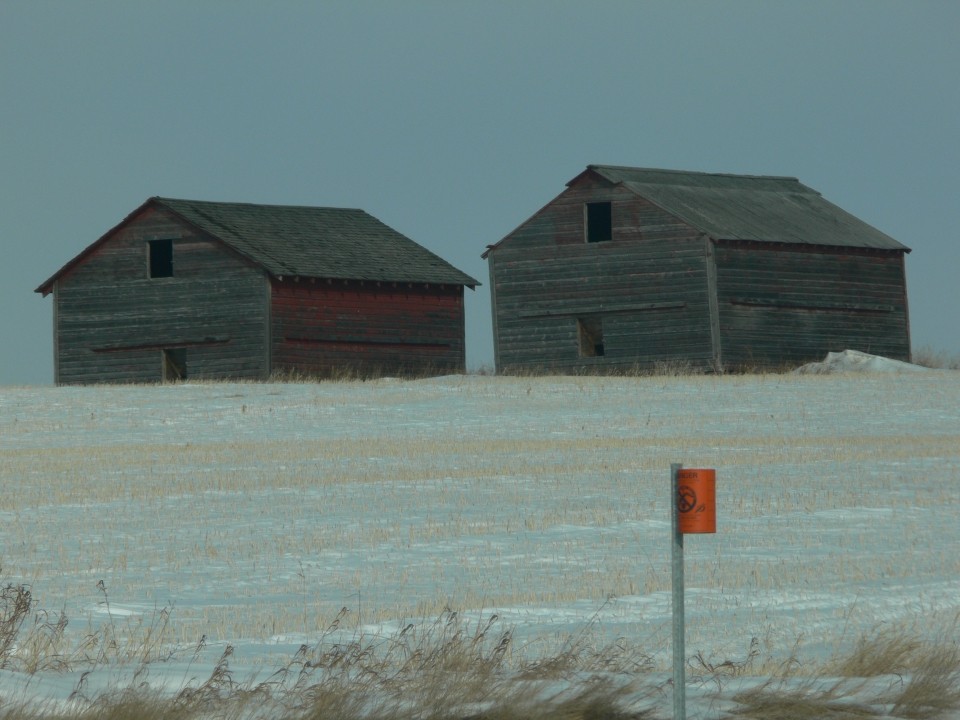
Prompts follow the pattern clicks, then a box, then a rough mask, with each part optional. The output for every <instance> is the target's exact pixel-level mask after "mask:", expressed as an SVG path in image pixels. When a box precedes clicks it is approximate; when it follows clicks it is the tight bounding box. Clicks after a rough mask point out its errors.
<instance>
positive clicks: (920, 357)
mask: <svg viewBox="0 0 960 720" xmlns="http://www.w3.org/2000/svg"><path fill="white" fill-rule="evenodd" d="M912 356H913V357H912V360H913V364H914V365H923V366H924V367H928V368H934V369H937V370H960V355H951V354H950V353H948V352H945V351H943V350H936V349H934V348H932V347H929V346H923V347H920V348H917V349H916V350H914V351H913V353H912Z"/></svg>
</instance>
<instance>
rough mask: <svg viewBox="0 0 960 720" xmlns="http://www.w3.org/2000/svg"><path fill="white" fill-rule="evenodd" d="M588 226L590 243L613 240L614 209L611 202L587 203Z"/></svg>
mask: <svg viewBox="0 0 960 720" xmlns="http://www.w3.org/2000/svg"><path fill="white" fill-rule="evenodd" d="M586 226H587V227H586V230H587V232H586V235H587V242H588V243H594V242H604V241H606V240H613V209H612V205H611V203H608V202H595V203H587V209H586Z"/></svg>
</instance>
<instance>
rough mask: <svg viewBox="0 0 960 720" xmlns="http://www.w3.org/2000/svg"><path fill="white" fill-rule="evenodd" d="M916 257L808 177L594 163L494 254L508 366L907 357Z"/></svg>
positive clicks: (500, 347) (501, 365)
mask: <svg viewBox="0 0 960 720" xmlns="http://www.w3.org/2000/svg"><path fill="white" fill-rule="evenodd" d="M908 252H910V249H909V248H907V247H905V246H904V245H901V244H900V243H899V242H897V241H896V240H894V239H893V238H891V237H889V236H887V235H885V234H884V233H882V232H880V231H879V230H877V229H875V228H873V227H871V226H870V225H868V224H866V223H865V222H863V221H861V220H859V219H857V218H856V217H854V216H853V215H851V214H849V213H847V212H845V211H843V210H842V209H841V208H839V207H837V206H836V205H834V204H832V203H830V202H828V201H827V200H826V199H824V198H823V197H822V196H821V195H820V193H818V192H816V191H815V190H812V189H811V188H809V187H807V186H805V185H803V184H802V183H800V182H799V181H798V180H797V179H795V178H789V177H758V176H744V175H722V174H708V173H697V172H678V171H672V170H651V169H643V168H632V167H616V166H608V165H590V166H588V167H587V169H586V170H585V171H584V172H582V173H580V174H579V175H577V176H576V177H575V178H573V179H572V180H571V181H570V182H568V183H567V188H566V190H564V191H563V192H562V193H560V195H558V196H557V197H556V198H555V199H554V200H552V201H551V202H549V203H548V204H547V205H546V206H544V207H543V208H542V209H541V210H539V211H538V212H537V213H536V214H534V215H533V217H531V218H530V219H529V220H527V221H526V222H524V223H523V224H522V225H521V226H520V227H518V228H517V229H516V230H514V231H513V232H511V233H510V234H509V235H507V236H506V237H505V238H503V239H502V240H501V241H500V242H498V243H497V244H495V245H491V246H489V248H488V249H487V251H486V252H485V253H484V254H483V257H485V258H486V259H487V260H488V263H489V266H488V267H489V271H490V292H491V298H492V304H493V315H494V317H493V329H494V354H495V362H496V367H497V370H498V371H500V372H506V373H510V372H518V371H536V370H550V371H559V372H610V371H618V370H620V371H623V370H628V369H631V368H640V369H644V368H651V367H654V366H656V365H657V364H658V363H668V364H682V365H689V366H691V367H694V368H702V369H705V370H722V369H729V370H737V369H765V368H783V367H787V366H791V365H799V364H802V363H805V362H808V361H813V360H822V359H823V357H824V356H825V355H826V353H827V352H829V351H842V350H846V349H854V350H861V351H864V352H868V353H873V354H877V355H884V356H887V357H891V358H896V359H898V360H909V358H910V326H909V322H908V315H907V290H906V279H905V273H904V258H905V255H906V253H908Z"/></svg>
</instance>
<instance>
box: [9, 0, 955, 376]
mask: <svg viewBox="0 0 960 720" xmlns="http://www.w3.org/2000/svg"><path fill="white" fill-rule="evenodd" d="M958 75H960V3H958V2H953V1H944V2H924V1H922V0H912V1H909V2H908V1H906V0H904V1H903V2H887V1H885V0H864V1H841V0H822V1H821V0H803V1H802V2H788V1H787V0H782V1H779V0H758V1H756V2H748V1H731V2H719V1H711V2H679V1H676V0H668V1H665V2H640V1H638V2H626V1H624V2H613V1H611V2H602V1H601V2H584V1H582V0H581V1H580V2H568V1H566V0H552V1H550V2H546V1H543V2H534V1H526V0H512V1H509V2H507V1H504V2H498V1H497V0H488V1H485V2H457V1H455V0H446V1H442V2H441V1H437V2H420V1H417V0H405V1H403V2H400V1H396V2H387V1H386V0H383V1H381V2H363V1H362V0H360V1H358V0H352V1H349V2H346V1H345V2H306V1H304V2H294V1H293V0H288V1H286V2H283V1H280V2H270V3H266V2H242V1H229V2H228V1H226V0H223V1H217V0H205V1H204V0H189V1H182V0H163V2H150V3H148V2H138V1H128V0H115V1H111V2H108V1H92V2H85V1H81V0H72V1H64V2H49V1H45V0H0V248H2V250H3V252H2V258H0V301H2V306H3V312H2V313H0V338H2V340H0V385H11V384H17V385H19V384H49V383H51V382H52V378H53V348H52V344H53V343H52V301H51V298H50V297H47V298H42V297H41V296H40V295H38V294H35V293H34V292H33V289H34V288H35V287H37V286H38V285H39V284H40V283H41V282H43V281H44V280H46V279H47V278H48V277H49V276H50V275H52V274H53V273H54V272H56V270H57V269H59V268H60V267H61V266H62V265H63V264H64V263H65V262H67V261H68V260H69V259H71V258H72V257H73V256H74V255H76V254H77V253H78V252H80V250H82V249H83V248H84V247H86V246H87V245H89V244H90V243H91V242H93V241H94V240H96V239H97V238H98V237H100V236H101V235H102V234H103V233H104V232H106V231H107V230H108V229H110V228H111V227H113V226H114V225H116V224H117V223H118V222H120V221H121V220H122V219H123V218H124V217H125V216H126V215H127V214H128V213H130V212H131V211H132V210H134V209H135V208H136V207H137V206H139V205H140V204H141V203H142V202H144V201H145V200H146V199H147V198H148V197H150V196H153V195H163V196H168V197H183V198H191V199H197V200H221V201H236V202H254V203H278V204H295V205H324V206H341V207H359V208H363V209H364V210H366V211H367V212H369V213H371V214H372V215H374V216H376V217H378V218H379V219H381V220H382V221H384V222H385V223H387V224H388V225H391V226H392V227H394V228H396V229H397V230H399V231H401V232H403V233H404V234H406V235H408V236H409V237H411V238H412V239H414V240H416V241H417V242H419V243H420V244H422V245H424V246H426V247H428V248H430V249H431V250H433V251H434V252H436V253H438V254H439V255H441V256H442V257H443V258H445V259H446V260H448V261H450V262H451V263H453V264H454V265H456V266H457V267H459V268H460V269H461V270H463V271H465V272H467V273H469V274H471V275H473V276H474V277H476V278H477V279H479V280H481V281H482V282H483V283H484V285H483V286H482V287H480V288H478V289H477V291H476V292H471V291H469V290H468V291H467V361H468V365H469V366H470V367H471V368H476V367H479V366H484V365H486V366H490V365H492V362H493V350H492V347H493V341H492V337H491V321H490V295H489V286H488V283H487V268H486V263H485V262H484V261H483V260H481V259H480V254H481V253H482V252H483V250H484V248H485V247H486V245H487V244H489V243H493V242H496V241H497V240H499V239H500V238H502V237H503V236H504V235H506V234H507V233H508V232H510V231H511V230H512V229H513V228H515V227H516V226H517V225H519V224H520V223H521V222H523V221H524V220H525V219H526V218H528V217H529V216H530V215H532V214H533V213H534V212H536V211H537V210H538V209H539V208H540V207H542V206H543V205H544V204H545V203H546V202H548V201H549V200H550V199H551V198H553V197H554V196H555V195H557V194H558V193H559V192H560V191H562V190H563V188H564V183H565V182H566V181H567V180H569V179H570V178H572V177H574V176H575V175H577V174H578V173H579V172H580V171H581V170H583V168H584V167H585V166H586V165H587V164H589V163H607V164H615V165H636V166H642V167H660V168H672V169H679V170H699V171H706V172H729V173H750V174H769V175H790V176H794V177H798V178H799V179H800V180H801V182H804V183H805V184H807V185H809V186H811V187H813V188H815V189H816V190H819V191H820V192H821V193H823V195H824V196H825V197H826V198H827V199H829V200H831V201H832V202H834V203H836V204H838V205H840V206H841V207H843V208H844V209H846V210H848V211H849V212H852V213H853V214H854V215H857V216H858V217H860V218H861V219H863V220H865V221H866V222H868V223H870V224H871V225H874V226H876V227H877V228H879V229H880V230H882V231H884V232H886V233H887V234H889V235H892V236H893V237H894V238H896V239H897V240H899V241H900V242H902V243H904V244H906V245H908V246H909V247H911V248H913V252H912V253H911V254H910V255H908V256H907V275H908V292H909V300H910V319H911V328H912V337H913V345H914V348H920V347H929V348H931V349H933V350H936V351H940V352H944V353H947V354H950V355H954V356H960V282H958V273H960V241H958V239H957V229H956V228H953V226H954V225H957V224H958V223H957V208H958V206H960V204H958V198H960V136H958V132H960V83H958V82H957V80H956V78H957V76H958ZM951 228H953V229H951Z"/></svg>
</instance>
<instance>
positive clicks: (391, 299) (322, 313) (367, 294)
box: [271, 279, 466, 376]
mask: <svg viewBox="0 0 960 720" xmlns="http://www.w3.org/2000/svg"><path fill="white" fill-rule="evenodd" d="M271 309H272V318H271V336H272V365H273V370H274V372H280V373H283V372H296V373H304V374H307V375H319V376H329V375H338V374H341V373H342V374H357V375H361V376H363V375H372V374H400V375H422V374H431V373H437V372H463V371H464V369H465V365H466V360H465V351H464V313H463V287H462V286H450V285H447V286H428V285H417V284H407V283H371V282H367V283H361V282H358V281H342V280H334V281H327V280H307V279H301V280H299V281H295V280H289V279H285V280H282V281H280V280H274V281H273V283H272V301H271Z"/></svg>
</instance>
